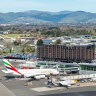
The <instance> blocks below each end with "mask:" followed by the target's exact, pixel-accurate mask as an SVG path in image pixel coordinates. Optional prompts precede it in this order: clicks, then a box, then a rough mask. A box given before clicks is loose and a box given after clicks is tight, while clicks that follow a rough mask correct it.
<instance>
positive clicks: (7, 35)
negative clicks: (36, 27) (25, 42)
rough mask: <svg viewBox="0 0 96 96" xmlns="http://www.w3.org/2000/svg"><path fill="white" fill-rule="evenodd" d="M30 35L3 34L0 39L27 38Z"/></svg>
mask: <svg viewBox="0 0 96 96" xmlns="http://www.w3.org/2000/svg"><path fill="white" fill-rule="evenodd" d="M28 36H30V34H5V35H2V37H28Z"/></svg>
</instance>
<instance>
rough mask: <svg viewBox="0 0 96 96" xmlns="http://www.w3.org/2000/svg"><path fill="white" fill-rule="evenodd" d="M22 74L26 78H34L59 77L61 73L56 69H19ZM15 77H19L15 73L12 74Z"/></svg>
mask: <svg viewBox="0 0 96 96" xmlns="http://www.w3.org/2000/svg"><path fill="white" fill-rule="evenodd" d="M18 71H19V72H20V73H22V74H23V75H24V76H25V77H34V76H39V75H45V76H47V75H50V74H53V75H57V74H59V72H58V71H57V70H56V69H18ZM12 73H13V74H15V75H19V74H18V73H16V72H15V71H13V72H12Z"/></svg>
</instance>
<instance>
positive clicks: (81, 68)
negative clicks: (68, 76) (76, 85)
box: [80, 65, 96, 71]
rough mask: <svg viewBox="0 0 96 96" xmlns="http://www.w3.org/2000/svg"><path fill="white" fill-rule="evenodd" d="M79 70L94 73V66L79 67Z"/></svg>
mask: <svg viewBox="0 0 96 96" xmlns="http://www.w3.org/2000/svg"><path fill="white" fill-rule="evenodd" d="M80 70H85V71H96V65H80Z"/></svg>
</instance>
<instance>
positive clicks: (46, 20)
mask: <svg viewBox="0 0 96 96" xmlns="http://www.w3.org/2000/svg"><path fill="white" fill-rule="evenodd" d="M2 23H5V24H8V23H10V24H24V23H31V24H50V23H64V24H71V23H73V24H77V23H81V24H82V23H92V24H93V23H96V13H90V12H84V11H61V12H46V11H36V10H30V11H25V12H17V13H15V12H9V13H0V24H2Z"/></svg>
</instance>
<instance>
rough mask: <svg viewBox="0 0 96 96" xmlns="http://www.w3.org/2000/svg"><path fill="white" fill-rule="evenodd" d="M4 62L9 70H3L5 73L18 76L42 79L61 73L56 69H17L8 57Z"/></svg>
mask: <svg viewBox="0 0 96 96" xmlns="http://www.w3.org/2000/svg"><path fill="white" fill-rule="evenodd" d="M2 62H3V63H4V65H5V66H6V68H7V70H2V71H3V72H4V73H12V74H14V75H17V76H24V77H34V78H35V79H41V78H45V76H48V75H50V74H53V75H57V74H59V72H58V71H57V70H56V69H16V68H14V67H13V66H12V65H11V64H10V63H9V62H8V61H7V60H6V59H4V60H3V61H2Z"/></svg>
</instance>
